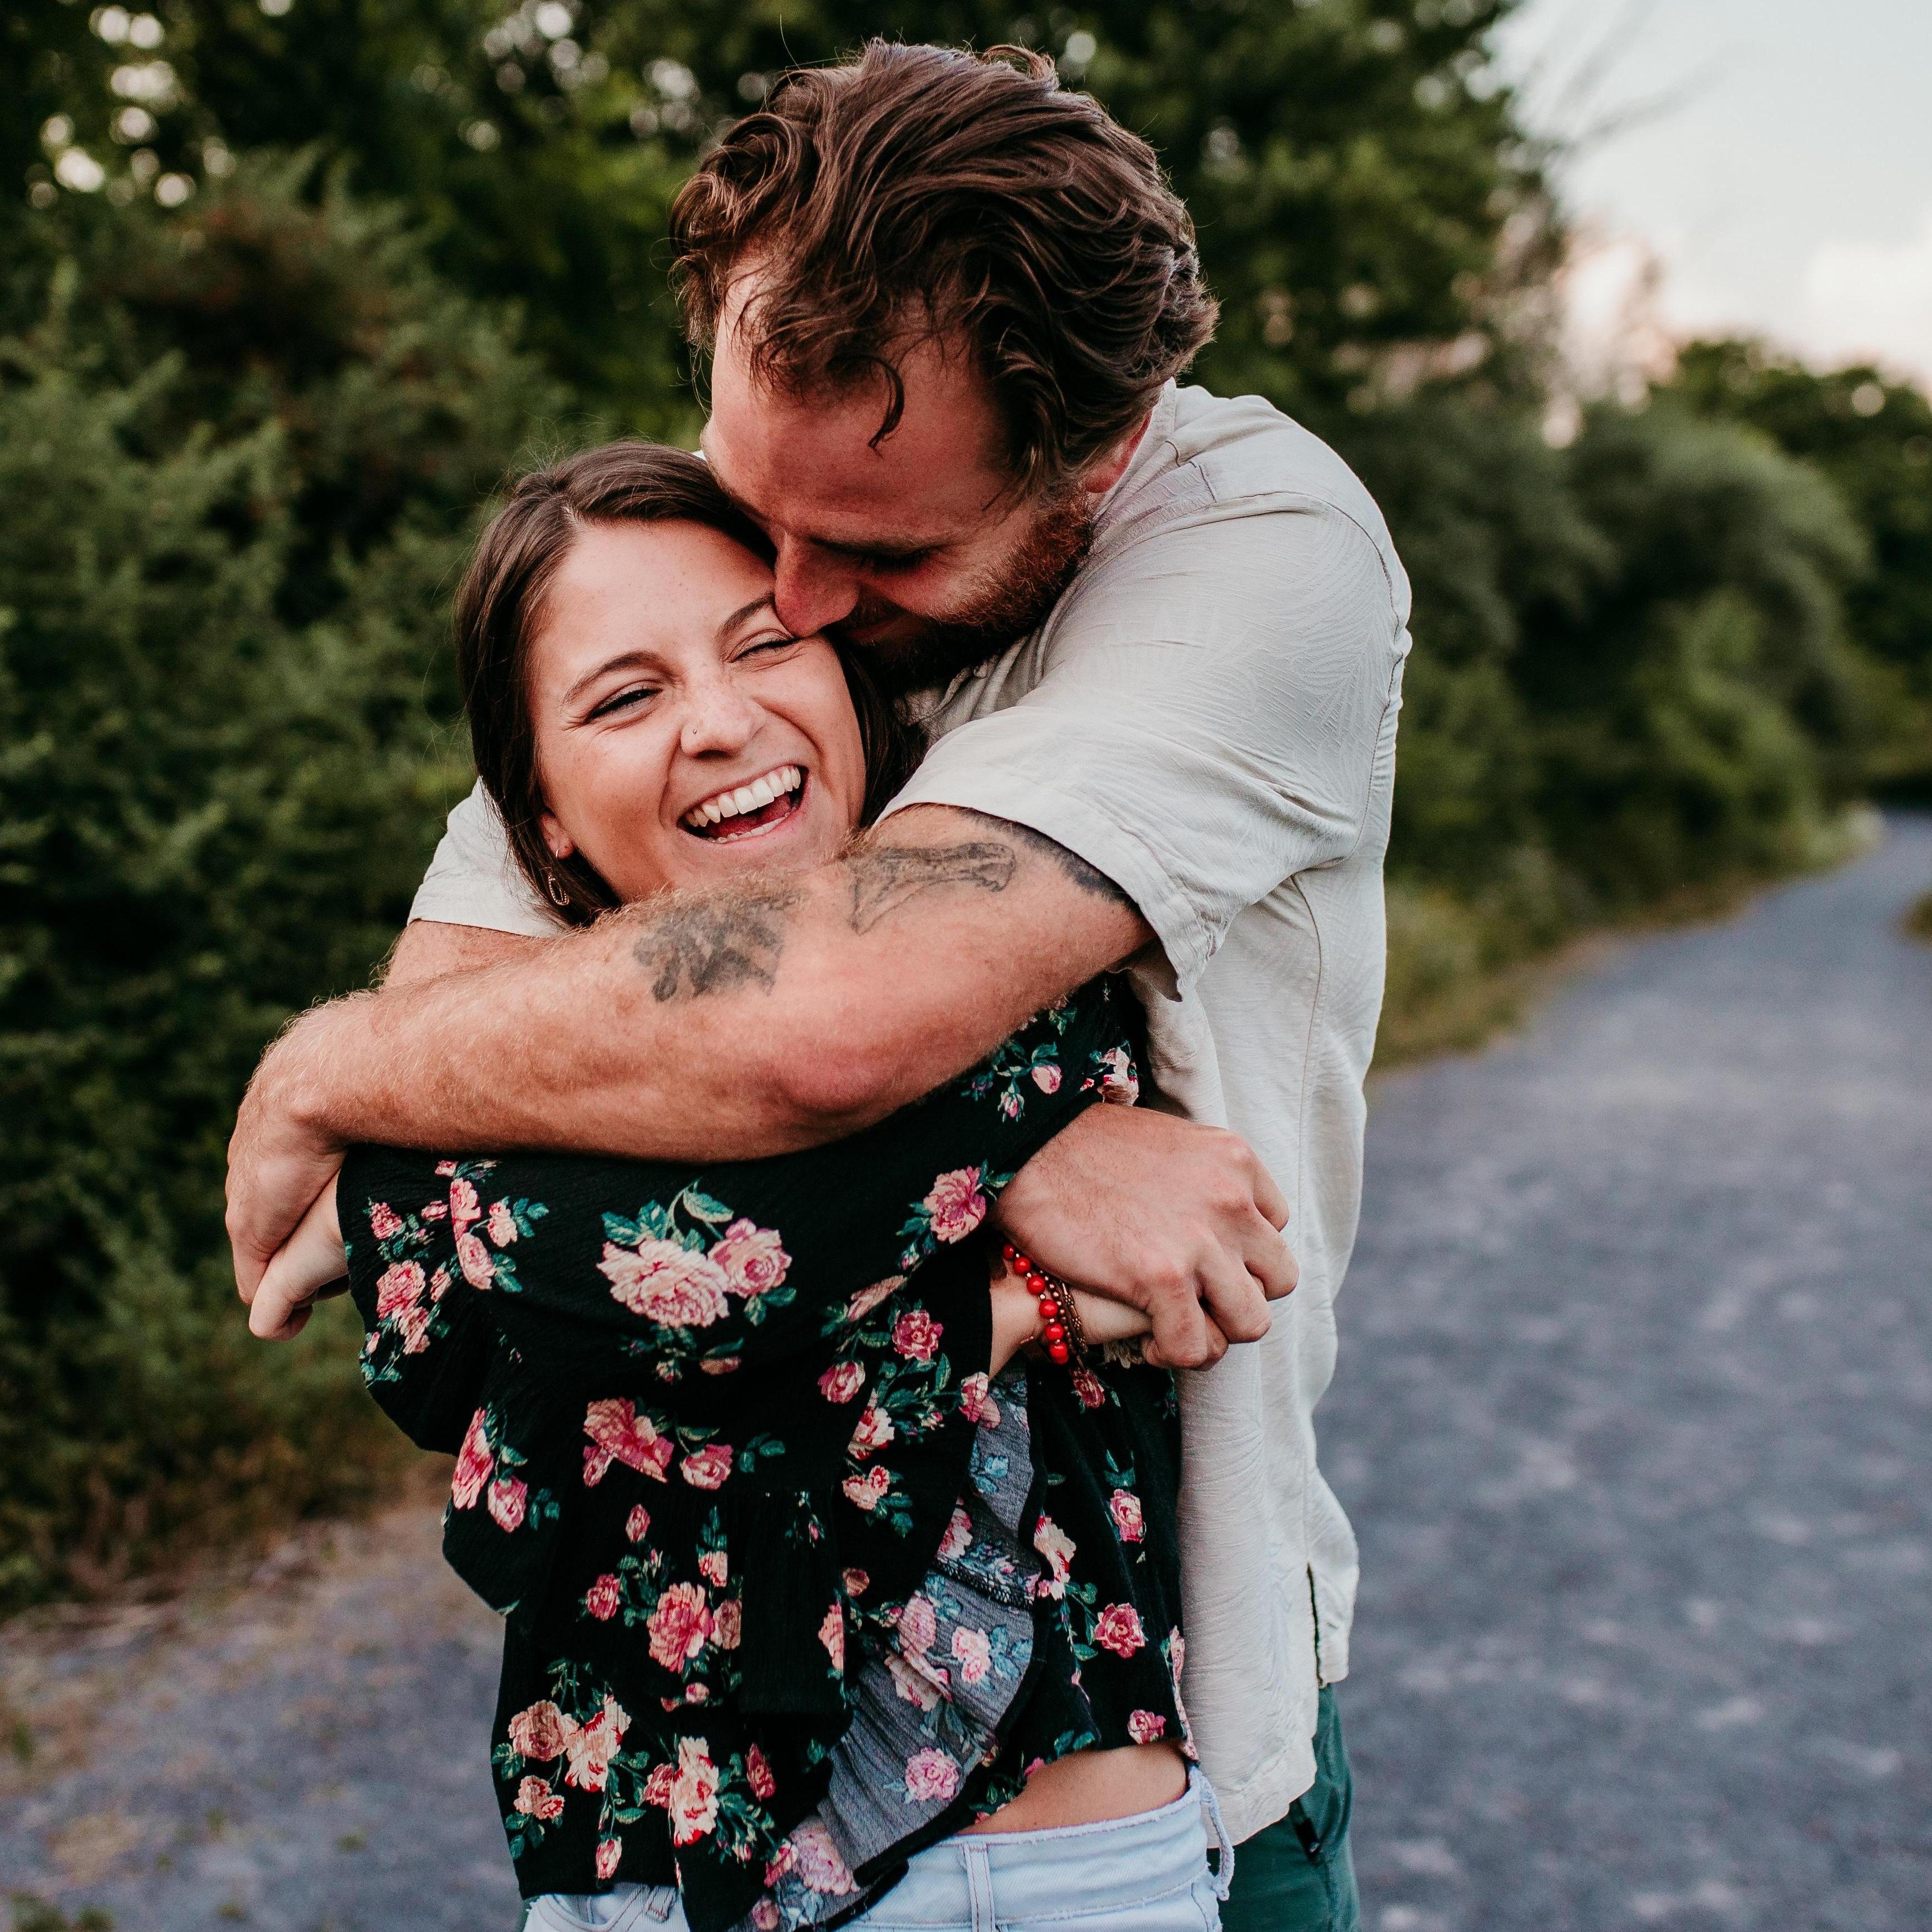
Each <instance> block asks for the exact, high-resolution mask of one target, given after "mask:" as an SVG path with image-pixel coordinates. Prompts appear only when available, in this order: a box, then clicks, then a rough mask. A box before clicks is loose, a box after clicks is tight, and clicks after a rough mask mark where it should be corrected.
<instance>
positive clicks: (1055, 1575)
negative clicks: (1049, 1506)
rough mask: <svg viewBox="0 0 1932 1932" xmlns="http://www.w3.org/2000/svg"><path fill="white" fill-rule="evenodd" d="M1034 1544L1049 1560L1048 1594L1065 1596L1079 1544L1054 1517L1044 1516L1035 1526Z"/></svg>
mask: <svg viewBox="0 0 1932 1932" xmlns="http://www.w3.org/2000/svg"><path fill="white" fill-rule="evenodd" d="M1033 1547H1034V1549H1036V1550H1038V1551H1039V1552H1040V1554H1041V1556H1044V1557H1045V1558H1046V1561H1047V1565H1048V1571H1049V1574H1048V1576H1047V1577H1046V1580H1045V1587H1046V1594H1047V1595H1049V1597H1058V1596H1064V1595H1065V1594H1066V1590H1067V1578H1068V1577H1070V1576H1072V1575H1073V1553H1074V1551H1075V1550H1076V1549H1077V1548H1078V1547H1079V1545H1078V1544H1076V1543H1075V1542H1074V1541H1073V1538H1072V1537H1070V1536H1069V1535H1067V1532H1066V1531H1065V1530H1064V1529H1061V1526H1059V1524H1058V1523H1055V1521H1054V1520H1053V1519H1052V1517H1050V1516H1043V1517H1041V1518H1040V1521H1039V1523H1037V1525H1036V1526H1034V1532H1033Z"/></svg>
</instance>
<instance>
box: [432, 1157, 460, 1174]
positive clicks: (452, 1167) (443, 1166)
mask: <svg viewBox="0 0 1932 1932" xmlns="http://www.w3.org/2000/svg"><path fill="white" fill-rule="evenodd" d="M436 1171H437V1173H438V1174H441V1175H451V1174H454V1173H455V1172H456V1163H455V1161H453V1160H440V1161H438V1162H437V1164H436Z"/></svg>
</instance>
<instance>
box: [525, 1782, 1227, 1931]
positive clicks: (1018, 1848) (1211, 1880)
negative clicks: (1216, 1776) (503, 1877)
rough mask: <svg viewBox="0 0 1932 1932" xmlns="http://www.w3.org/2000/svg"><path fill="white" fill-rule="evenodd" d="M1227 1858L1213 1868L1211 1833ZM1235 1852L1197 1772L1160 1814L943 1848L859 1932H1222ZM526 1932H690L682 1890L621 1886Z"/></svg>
mask: <svg viewBox="0 0 1932 1932" xmlns="http://www.w3.org/2000/svg"><path fill="white" fill-rule="evenodd" d="M1210 1830H1211V1831H1212V1832H1213V1833H1214V1837H1215V1839H1216V1841H1217V1842H1218V1843H1219V1846H1220V1860H1219V1865H1220V1870H1219V1871H1218V1873H1217V1872H1212V1871H1210V1870H1209V1869H1208V1832H1209V1831H1210ZM1233 1873H1234V1854H1233V1852H1232V1851H1231V1850H1230V1849H1229V1846H1228V1842H1227V1837H1226V1833H1225V1832H1223V1830H1222V1829H1221V1822H1220V1808H1219V1807H1218V1806H1217V1805H1216V1804H1215V1802H1214V1793H1213V1792H1212V1791H1211V1790H1210V1789H1209V1787H1208V1784H1207V1781H1205V1779H1204V1778H1202V1777H1201V1775H1200V1774H1199V1772H1196V1773H1195V1774H1194V1775H1193V1778H1191V1779H1190V1782H1189V1784H1188V1788H1187V1792H1186V1793H1185V1794H1184V1796H1181V1797H1179V1798H1177V1799H1175V1801H1174V1802H1173V1803H1172V1805H1164V1806H1163V1807H1162V1808H1161V1809H1160V1811H1143V1812H1141V1813H1139V1814H1138V1815H1137V1816H1136V1817H1132V1818H1116V1819H1113V1820H1109V1822H1108V1823H1106V1824H1103V1825H1068V1826H1063V1827H1061V1829H1059V1830H1057V1831H1052V1832H986V1833H983V1834H981V1835H978V1836H975V1837H961V1838H946V1839H942V1840H941V1842H940V1843H938V1844H936V1845H929V1846H927V1847H926V1849H925V1850H924V1851H922V1852H916V1853H915V1854H914V1855H913V1858H912V1859H911V1860H910V1862H909V1863H908V1864H907V1867H906V1875H905V1876H904V1878H902V1879H900V1880H899V1882H898V1884H897V1885H894V1886H893V1888H892V1890H891V1891H889V1892H887V1893H886V1895H885V1897H883V1898H882V1899H880V1901H879V1902H878V1903H877V1905H875V1906H873V1908H872V1909H871V1911H869V1912H866V1913H865V1915H863V1916H862V1917H861V1918H857V1919H855V1920H853V1921H852V1927H853V1932H858V1928H861V1927H862V1928H863V1932H1036V1928H1037V1932H1102V1928H1103V1927H1104V1928H1105V1932H1220V1924H1221V1900H1223V1899H1224V1898H1226V1897H1227V1895H1228V1881H1229V1879H1230V1878H1231V1877H1232V1876H1233ZM523 1932H687V1927H686V1926H685V1916H684V1912H683V1910H682V1907H681V1906H679V1904H678V1902H677V1897H676V1894H675V1893H674V1892H670V1891H664V1890H662V1889H659V1888H652V1887H650V1886H647V1885H619V1886H618V1887H616V1889H615V1890H613V1891H608V1892H602V1893H599V1894H597V1895H595V1897H581V1898H567V1897H564V1896H563V1895H562V1894H559V1893H552V1894H550V1895H548V1896H547V1897H543V1898H538V1899H533V1900H531V1902H530V1905H529V1910H528V1912H527V1914H526V1916H525V1918H524V1920H523Z"/></svg>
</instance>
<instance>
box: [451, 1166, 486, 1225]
mask: <svg viewBox="0 0 1932 1932" xmlns="http://www.w3.org/2000/svg"><path fill="white" fill-rule="evenodd" d="M482 1214H483V1210H482V1209H481V1208H480V1207H478V1205H477V1202H476V1189H475V1185H474V1184H472V1182H469V1181H463V1180H460V1179H459V1180H456V1181H452V1182H451V1183H450V1184H449V1225H450V1226H452V1228H454V1229H456V1231H457V1232H458V1233H459V1234H460V1233H461V1232H462V1231H463V1229H465V1228H466V1227H468V1226H469V1224H470V1223H471V1222H472V1221H475V1220H480V1219H481V1217H482Z"/></svg>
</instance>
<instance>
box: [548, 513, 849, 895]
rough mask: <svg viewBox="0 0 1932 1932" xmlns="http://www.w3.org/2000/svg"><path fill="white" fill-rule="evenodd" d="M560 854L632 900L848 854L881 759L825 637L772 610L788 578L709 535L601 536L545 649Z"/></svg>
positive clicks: (553, 621) (583, 555)
mask: <svg viewBox="0 0 1932 1932" xmlns="http://www.w3.org/2000/svg"><path fill="white" fill-rule="evenodd" d="M528 676H529V701H530V713H531V717H532V721H533V722H534V724H535V732H536V756H537V774H538V782H539V783H540V784H541V787H542V790H543V796H544V804H545V805H546V807H547V809H546V810H545V811H544V814H543V817H542V820H541V823H542V826H543V834H544V840H545V842H546V843H547V844H548V845H549V847H550V850H551V852H552V853H553V854H554V855H555V856H556V857H558V858H559V859H562V858H568V856H570V855H571V853H573V852H580V853H582V854H583V856H584V857H585V858H586V859H588V860H589V862H590V863H591V864H592V865H594V866H595V867H596V868H597V870H598V871H599V872H600V873H601V874H602V875H603V876H604V879H605V880H607V882H608V883H609V884H610V887H611V889H612V890H613V891H614V892H616V894H617V895H618V897H619V898H622V899H625V900H630V899H636V898H643V897H645V896H646V895H648V894H649V893H652V892H657V891H660V890H661V889H664V887H667V886H689V885H704V884H711V883H715V882H716V881H717V880H718V879H719V878H721V877H726V876H728V875H729V874H732V873H734V872H741V871H752V870H754V869H762V868H764V867H766V866H769V865H785V866H799V865H811V864H814V863H816V862H819V861H820V860H822V859H829V858H830V857H831V856H832V855H833V854H834V853H836V852H837V851H838V849H839V847H841V845H842V844H844V841H845V840H846V839H847V838H848V837H849V836H850V834H851V832H852V829H853V826H856V824H857V823H858V822H859V808H860V807H861V805H862V804H863V802H864V800H865V754H864V750H863V748H862V745H861V743H860V741H859V721H858V719H857V718H856V715H854V713H853V709H852V700H851V696H850V693H849V692H848V691H847V689H846V688H845V677H844V672H843V671H842V670H841V668H840V667H839V663H838V658H837V656H836V655H835V653H834V652H833V650H832V646H830V645H829V644H828V643H826V641H825V640H824V639H823V637H793V636H792V635H791V634H790V632H789V631H787V630H786V629H785V628H784V625H782V624H781V623H780V622H778V619H777V618H776V617H775V616H773V615H772V573H771V571H770V570H769V568H768V567H767V566H766V565H765V564H763V562H760V560H759V559H757V557H755V556H753V555H752V554H751V552H750V551H748V550H744V549H742V548H741V547H739V545H738V544H735V543H733V541H731V539H730V538H729V537H727V536H724V535H721V533H720V532H718V531H716V530H712V529H706V528H705V527H704V526H703V525H702V524H698V523H592V524H589V525H587V526H586V527H585V529H584V530H583V532H582V534H581V535H580V536H579V537H578V538H577V541H576V543H575V544H574V545H573V547H571V550H570V553H569V554H568V556H566V557H565V559H564V560H563V562H562V565H561V566H560V567H559V569H558V571H557V572H556V576H555V577H553V579H552V580H551V582H550V592H549V595H548V597H547V599H546V600H545V607H544V615H543V619H542V622H541V625H539V626H538V630H537V631H536V634H535V636H534V637H532V639H531V641H530V651H529V669H528Z"/></svg>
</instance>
